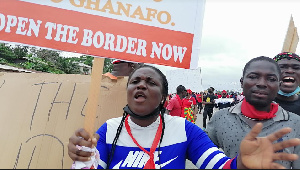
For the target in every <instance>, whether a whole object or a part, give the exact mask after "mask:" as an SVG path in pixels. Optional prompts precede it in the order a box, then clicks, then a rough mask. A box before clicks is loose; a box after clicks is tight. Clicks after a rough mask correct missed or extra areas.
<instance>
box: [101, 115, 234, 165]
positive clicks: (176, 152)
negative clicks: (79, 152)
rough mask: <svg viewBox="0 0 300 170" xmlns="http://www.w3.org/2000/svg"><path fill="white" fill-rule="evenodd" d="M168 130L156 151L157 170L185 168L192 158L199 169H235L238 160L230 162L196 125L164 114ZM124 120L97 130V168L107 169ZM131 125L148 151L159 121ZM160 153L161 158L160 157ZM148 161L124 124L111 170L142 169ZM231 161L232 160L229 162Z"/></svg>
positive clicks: (111, 120)
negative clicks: (109, 155) (142, 124)
mask: <svg viewBox="0 0 300 170" xmlns="http://www.w3.org/2000/svg"><path fill="white" fill-rule="evenodd" d="M164 118H165V131H164V136H163V140H162V143H161V144H160V149H159V150H158V147H157V148H156V151H155V157H154V162H155V167H156V169H185V161H186V159H189V160H190V161H192V162H193V164H195V165H196V167H197V168H200V169H205V168H206V169H218V168H219V169H221V168H223V167H224V165H225V163H228V164H227V166H226V167H228V165H229V168H231V169H236V158H234V159H233V160H230V159H231V158H229V157H227V156H226V155H225V154H224V153H223V152H222V151H220V150H219V149H218V148H217V147H216V146H215V145H214V144H213V142H212V141H211V140H210V139H209V137H208V136H207V135H206V133H205V132H204V131H202V130H201V128H199V127H198V126H197V125H195V124H193V123H191V122H189V121H187V120H186V119H184V118H181V117H177V116H170V115H165V117H164ZM121 119H122V118H121V117H119V118H113V119H110V120H108V121H107V122H106V123H104V124H103V125H102V126H101V127H100V128H99V129H98V131H97V133H98V134H99V135H100V139H99V141H98V144H97V149H98V151H99V153H100V160H101V161H100V162H101V163H100V164H99V166H98V169H105V168H107V162H108V154H109V152H110V149H111V146H112V143H113V140H114V138H115V136H116V133H117V129H118V126H119V124H120V122H121ZM128 123H129V125H130V128H131V132H132V135H133V137H134V138H135V139H136V140H137V142H138V143H139V144H140V145H141V146H142V147H144V148H145V149H146V150H147V151H149V150H150V147H151V145H152V143H153V140H154V137H155V134H156V131H157V128H158V126H159V123H160V119H157V120H156V121H155V122H154V123H152V124H151V125H149V126H147V127H141V126H139V125H137V124H135V123H134V122H132V121H131V119H130V117H129V119H128ZM158 152H160V159H159V157H158ZM148 159H149V155H148V154H146V153H144V151H142V150H141V149H140V148H139V147H138V146H137V145H136V144H135V143H134V142H133V140H132V139H131V137H130V136H129V134H128V133H127V130H126V128H125V123H124V125H123V128H122V131H121V134H120V136H119V139H118V141H117V146H116V149H115V153H114V157H113V159H112V162H111V164H110V167H108V168H109V169H142V168H143V167H144V165H145V164H146V162H147V161H148ZM229 160H230V161H229Z"/></svg>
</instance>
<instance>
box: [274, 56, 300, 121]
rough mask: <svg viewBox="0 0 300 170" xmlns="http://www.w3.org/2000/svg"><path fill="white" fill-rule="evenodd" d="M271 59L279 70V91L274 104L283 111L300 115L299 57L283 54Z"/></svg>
mask: <svg viewBox="0 0 300 170" xmlns="http://www.w3.org/2000/svg"><path fill="white" fill-rule="evenodd" d="M273 59H274V60H275V61H276V62H277V64H278V65H279V68H280V70H281V81H280V90H279V91H278V95H277V97H276V98H275V102H276V103H278V104H279V105H280V106H281V107H283V108H284V109H285V110H288V111H290V112H293V113H295V114H297V115H300V97H299V95H298V93H299V92H300V87H299V85H300V57H299V56H298V55H297V54H295V53H290V52H283V53H279V54H277V55H276V56H275V57H274V58H273Z"/></svg>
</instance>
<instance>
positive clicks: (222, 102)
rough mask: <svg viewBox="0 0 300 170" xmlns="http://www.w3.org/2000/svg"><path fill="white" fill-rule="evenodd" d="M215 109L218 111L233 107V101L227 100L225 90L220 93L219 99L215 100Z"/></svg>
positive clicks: (231, 99)
mask: <svg viewBox="0 0 300 170" xmlns="http://www.w3.org/2000/svg"><path fill="white" fill-rule="evenodd" d="M215 104H216V107H217V108H219V110H221V109H224V108H226V107H230V106H233V105H234V99H233V98H229V95H228V94H227V91H226V90H223V91H222V96H221V98H219V99H216V100H215Z"/></svg>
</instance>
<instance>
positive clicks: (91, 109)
mask: <svg viewBox="0 0 300 170" xmlns="http://www.w3.org/2000/svg"><path fill="white" fill-rule="evenodd" d="M103 65H104V58H97V57H95V58H94V62H93V67H92V77H91V83H90V89H89V95H88V102H87V108H86V114H85V119H84V129H85V130H86V131H87V132H88V133H89V134H90V137H91V138H92V137H93V135H94V132H95V130H94V128H95V127H94V126H95V119H96V113H97V108H98V103H99V97H100V88H101V80H102V73H103ZM100 118H101V117H100Z"/></svg>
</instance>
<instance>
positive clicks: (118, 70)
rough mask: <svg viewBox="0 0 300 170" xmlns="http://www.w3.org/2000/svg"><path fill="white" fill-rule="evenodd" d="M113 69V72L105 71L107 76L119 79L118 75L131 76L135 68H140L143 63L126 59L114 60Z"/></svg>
mask: <svg viewBox="0 0 300 170" xmlns="http://www.w3.org/2000/svg"><path fill="white" fill-rule="evenodd" d="M112 64H113V69H112V72H111V73H109V72H108V73H105V74H104V75H105V76H108V77H110V78H111V79H117V77H118V76H129V75H130V74H131V72H132V71H133V70H135V69H136V68H138V67H139V66H140V65H141V64H139V63H135V62H130V61H125V60H113V63H112Z"/></svg>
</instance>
